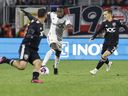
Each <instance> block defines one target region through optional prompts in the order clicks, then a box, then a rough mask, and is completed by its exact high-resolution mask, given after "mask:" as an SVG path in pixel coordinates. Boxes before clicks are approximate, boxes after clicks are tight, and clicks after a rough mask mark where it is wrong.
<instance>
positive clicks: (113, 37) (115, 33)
mask: <svg viewBox="0 0 128 96" xmlns="http://www.w3.org/2000/svg"><path fill="white" fill-rule="evenodd" d="M120 27H125V28H126V26H125V25H122V24H121V23H120V21H119V20H114V19H113V20H112V21H111V22H109V21H107V20H106V21H104V22H102V24H101V26H100V28H99V30H98V31H97V32H96V33H95V34H94V35H93V37H94V38H95V37H96V36H97V35H98V34H99V33H101V32H102V31H103V30H104V31H105V36H104V38H105V40H104V44H106V45H117V44H118V41H119V28H120Z"/></svg>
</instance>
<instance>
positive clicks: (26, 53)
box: [19, 44, 40, 64]
mask: <svg viewBox="0 0 128 96" xmlns="http://www.w3.org/2000/svg"><path fill="white" fill-rule="evenodd" d="M19 54H20V57H19V58H20V60H25V61H27V62H29V63H31V64H32V63H33V61H34V60H36V59H40V56H39V54H38V52H37V50H34V49H33V48H31V47H29V46H26V45H24V44H22V45H21V46H20V49H19Z"/></svg>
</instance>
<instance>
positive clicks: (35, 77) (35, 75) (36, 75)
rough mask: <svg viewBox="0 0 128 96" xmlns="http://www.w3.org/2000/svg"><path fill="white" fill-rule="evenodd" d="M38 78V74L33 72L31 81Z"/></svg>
mask: <svg viewBox="0 0 128 96" xmlns="http://www.w3.org/2000/svg"><path fill="white" fill-rule="evenodd" d="M38 77H39V72H33V78H32V79H33V80H35V79H38Z"/></svg>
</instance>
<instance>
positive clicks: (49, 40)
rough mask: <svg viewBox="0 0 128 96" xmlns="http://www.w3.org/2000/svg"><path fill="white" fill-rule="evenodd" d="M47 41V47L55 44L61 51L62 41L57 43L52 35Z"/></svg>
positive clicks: (55, 37)
mask: <svg viewBox="0 0 128 96" xmlns="http://www.w3.org/2000/svg"><path fill="white" fill-rule="evenodd" d="M47 41H48V44H49V45H51V44H52V43H56V44H57V46H58V48H59V50H60V51H62V41H58V40H57V36H56V35H52V36H51V35H48V36H47Z"/></svg>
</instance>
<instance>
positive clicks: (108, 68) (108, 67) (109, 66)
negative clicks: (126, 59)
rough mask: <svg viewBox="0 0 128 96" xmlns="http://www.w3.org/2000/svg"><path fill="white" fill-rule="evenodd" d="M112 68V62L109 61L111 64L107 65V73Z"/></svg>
mask: <svg viewBox="0 0 128 96" xmlns="http://www.w3.org/2000/svg"><path fill="white" fill-rule="evenodd" d="M111 66H112V61H109V63H108V64H107V67H106V71H107V72H108V71H109V70H110V68H111Z"/></svg>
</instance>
